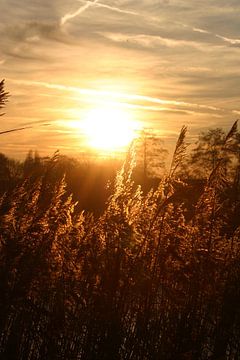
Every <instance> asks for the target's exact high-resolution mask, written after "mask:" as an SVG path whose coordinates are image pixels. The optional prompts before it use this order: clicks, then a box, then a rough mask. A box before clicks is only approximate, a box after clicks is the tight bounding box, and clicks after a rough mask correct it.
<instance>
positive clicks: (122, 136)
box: [81, 107, 140, 152]
mask: <svg viewBox="0 0 240 360" xmlns="http://www.w3.org/2000/svg"><path fill="white" fill-rule="evenodd" d="M139 128H140V125H139V123H137V122H136V121H134V119H133V118H131V115H130V112H127V111H124V110H123V109H121V108H117V107H113V108H111V107H109V108H95V109H91V110H89V111H88V113H87V114H86V117H85V118H84V119H83V121H82V122H81V129H82V131H83V133H84V135H85V137H86V139H87V142H88V144H89V145H90V146H91V147H93V148H95V149H98V150H100V151H108V152H109V151H118V150H123V149H124V148H126V147H127V146H128V145H129V144H130V143H131V141H132V140H133V139H134V138H136V137H137V130H139Z"/></svg>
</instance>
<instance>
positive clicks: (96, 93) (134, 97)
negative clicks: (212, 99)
mask: <svg viewBox="0 0 240 360" xmlns="http://www.w3.org/2000/svg"><path fill="white" fill-rule="evenodd" d="M8 81H11V82H13V83H16V84H22V85H27V86H41V87H45V88H48V89H55V90H59V91H67V92H71V93H78V94H80V95H84V96H86V95H87V96H93V97H96V98H97V99H99V97H103V98H107V99H117V100H119V101H120V100H121V99H123V100H124V99H125V100H129V101H139V102H145V103H152V104H158V105H171V106H175V107H185V108H192V107H194V108H198V109H205V110H209V111H222V110H223V109H221V108H218V107H215V106H209V105H205V104H196V103H191V102H184V101H174V100H167V99H160V98H156V97H152V96H146V95H139V94H129V93H121V92H113V91H102V90H95V89H87V88H79V87H76V86H67V85H62V84H53V83H48V82H40V81H26V80H14V79H8ZM152 110H153V108H152ZM155 110H156V108H155ZM158 110H161V109H160V108H158ZM163 110H166V109H163Z"/></svg>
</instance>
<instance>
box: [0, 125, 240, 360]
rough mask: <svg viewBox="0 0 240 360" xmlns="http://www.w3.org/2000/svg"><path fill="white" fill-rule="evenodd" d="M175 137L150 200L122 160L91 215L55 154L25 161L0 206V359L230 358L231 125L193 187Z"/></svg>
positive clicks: (235, 189)
mask: <svg viewBox="0 0 240 360" xmlns="http://www.w3.org/2000/svg"><path fill="white" fill-rule="evenodd" d="M218 132H219V131H218ZM214 134H215V132H214ZM185 135H186V129H185V128H183V129H182V131H181V134H180V136H179V139H178V142H177V145H176V149H175V152H174V155H173V159H172V162H171V166H170V169H169V170H168V173H167V175H166V176H165V177H162V179H161V180H160V181H158V185H157V186H155V187H154V188H152V189H150V190H149V191H148V190H146V189H145V190H144V191H143V190H142V187H141V186H138V185H137V184H136V182H134V180H133V172H134V156H133V155H132V154H131V152H129V154H128V156H127V158H126V161H125V163H124V165H123V167H122V168H121V170H119V171H118V172H117V175H116V177H115V180H114V181H113V182H112V189H111V194H110V196H109V197H108V200H107V202H106V204H105V206H104V208H103V209H102V211H101V212H99V213H98V214H97V215H93V214H92V212H90V211H81V210H80V209H79V210H78V211H75V209H76V206H77V204H76V202H75V199H74V200H73V197H72V195H70V193H69V190H68V187H67V184H66V179H67V176H69V175H67V171H66V167H65V168H64V170H63V169H62V167H61V166H62V158H61V157H59V155H58V154H56V155H55V156H54V157H52V158H51V159H46V160H45V161H42V160H41V159H40V161H39V159H38V158H37V156H36V157H35V156H30V157H28V163H29V164H28V165H30V163H31V164H32V165H34V164H35V165H34V167H35V166H36V168H34V171H32V170H31V171H30V169H28V170H29V173H28V170H26V168H25V170H24V169H23V170H22V171H23V172H22V174H24V171H25V175H24V176H23V178H22V179H21V180H20V181H19V182H17V183H16V184H15V185H13V186H12V187H11V188H9V189H8V191H6V192H5V193H4V194H3V195H2V197H1V202H0V214H1V215H0V229H1V233H0V241H1V242H0V244H1V245H0V265H1V266H0V287H1V288H0V308H1V317H0V329H1V330H0V334H1V335H0V357H1V358H2V359H21V360H25V359H84V360H85V359H89V360H90V359H91V360H92V359H103V360H104V359H109V360H110V359H111V360H112V359H126V360H128V359H129V360H130V359H134V360H135V359H138V360H144V359H146V360H149V359H164V360H176V359H178V360H181V359H199V360H200V359H219V360H220V359H226V360H236V359H239V358H240V341H239V339H240V311H239V303H240V265H239V264H240V244H239V242H240V236H239V235H240V222H239V210H240V199H239V191H240V184H239V182H240V176H239V172H240V171H239V170H240V163H239V153H238V152H235V150H236V149H238V151H239V143H238V142H237V139H238V132H237V124H236V123H235V124H234V125H233V127H232V129H231V130H230V131H229V133H228V134H224V136H222V137H221V142H220V144H217V145H216V146H215V145H212V143H209V144H210V145H209V146H208V147H207V148H205V147H204V156H205V155H206V156H207V155H208V156H207V158H206V160H205V161H204V166H205V167H206V169H207V170H206V169H205V167H204V168H203V165H201V166H200V165H199V168H198V169H199V173H200V172H202V174H204V177H203V176H202V175H201V176H200V175H199V174H198V173H197V172H196V171H193V170H192V169H193V166H197V165H196V163H195V164H194V163H193V162H192V156H193V155H194V154H196V152H197V151H200V150H201V151H202V147H200V150H199V149H198V150H196V151H195V152H193V155H191V156H190V157H189V160H186V158H185V154H186V142H185ZM199 146H200V144H199ZM233 149H234V151H233ZM207 152H209V153H207ZM199 154H200V152H199ZM209 154H210V156H209ZM202 159H203V158H199V157H197V162H199V161H200V160H201V161H203V160H202ZM30 160H31V161H30ZM32 160H33V163H32ZM38 162H39V164H38V165H37V163H38ZM187 162H189V163H188V164H189V165H188V164H187ZM191 162H192V163H191ZM26 163H27V161H25V166H26ZM67 164H69V160H67ZM21 166H23V168H24V164H22V165H21ZM37 166H39V168H38V170H39V171H37ZM60 169H61V171H60ZM72 169H75V165H74V166H73V168H72ZM26 171H27V172H26ZM71 171H73V170H71ZM71 171H70V172H71ZM144 171H146V168H145V170H144ZM207 172H208V177H207V179H206V173H207ZM64 173H65V174H66V175H65V177H64V176H62V175H63V174H64ZM113 173H114V171H113ZM75 175H76V174H75ZM75 175H74V176H75ZM21 176H22V175H21ZM74 176H73V177H74ZM196 182H197V184H198V185H197V187H196ZM81 186H83V185H81ZM81 186H80V187H81ZM94 186H95V185H94ZM104 186H105V185H104ZM96 189H99V187H98V185H97V184H96ZM196 189H197V191H196ZM87 191H88V190H86V192H87ZM190 195H194V196H193V197H191V196H190ZM88 196H89V195H88Z"/></svg>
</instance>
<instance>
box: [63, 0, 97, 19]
mask: <svg viewBox="0 0 240 360" xmlns="http://www.w3.org/2000/svg"><path fill="white" fill-rule="evenodd" d="M97 2H98V0H94V1H88V2H87V3H86V4H85V5H83V6H81V7H80V8H78V10H76V11H75V12H74V13H68V14H66V15H64V16H63V17H62V18H61V25H64V24H66V22H67V21H68V20H70V19H73V18H75V17H76V16H78V15H80V14H82V13H83V12H84V11H85V10H87V9H88V8H89V7H91V6H93V5H94V4H96V3H97Z"/></svg>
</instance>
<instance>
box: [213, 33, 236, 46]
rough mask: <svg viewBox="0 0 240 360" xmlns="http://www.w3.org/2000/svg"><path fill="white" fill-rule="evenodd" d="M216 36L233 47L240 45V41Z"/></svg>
mask: <svg viewBox="0 0 240 360" xmlns="http://www.w3.org/2000/svg"><path fill="white" fill-rule="evenodd" d="M215 36H216V37H218V38H219V39H221V40H223V41H225V42H227V43H229V44H231V45H240V39H232V38H228V37H226V36H222V35H218V34H216V35H215Z"/></svg>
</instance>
